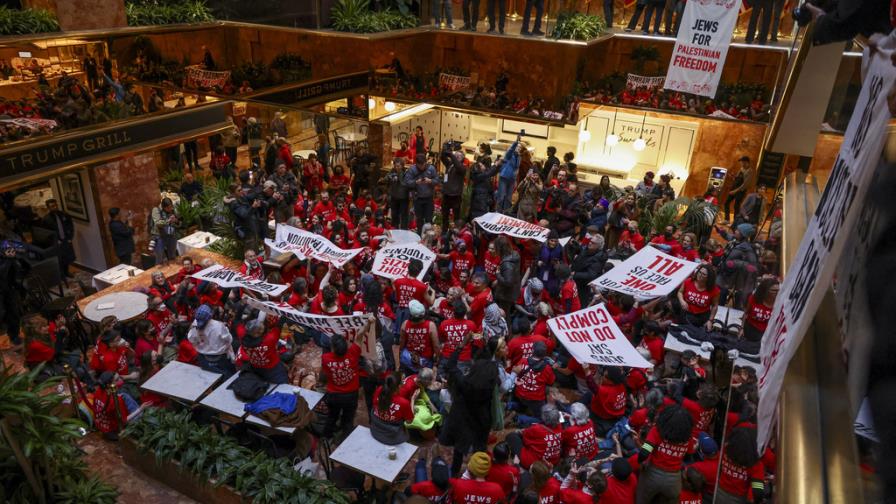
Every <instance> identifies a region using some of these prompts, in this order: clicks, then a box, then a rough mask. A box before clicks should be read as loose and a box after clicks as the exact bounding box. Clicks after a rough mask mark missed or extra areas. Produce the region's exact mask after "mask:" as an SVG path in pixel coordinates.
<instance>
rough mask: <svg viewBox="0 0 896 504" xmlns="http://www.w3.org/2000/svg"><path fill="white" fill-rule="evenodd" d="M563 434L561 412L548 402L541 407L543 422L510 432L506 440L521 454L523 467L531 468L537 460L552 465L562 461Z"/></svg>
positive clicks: (513, 449)
mask: <svg viewBox="0 0 896 504" xmlns="http://www.w3.org/2000/svg"><path fill="white" fill-rule="evenodd" d="M562 435H563V427H561V426H560V412H559V411H557V408H555V407H554V406H553V405H550V404H547V405H545V406H544V407H542V408H541V423H537V424H533V425H531V426H530V427H527V428H525V429H523V430H522V431H516V432H511V433H509V434H508V435H507V437H506V441H507V444H508V445H510V449H511V451H513V452H514V453H515V454H518V455H519V458H520V465H521V466H522V467H523V469H529V467H530V466H531V465H532V463H533V462H535V461H536V460H543V461H544V462H547V463H548V464H549V465H551V466H553V465H556V464H557V462H559V461H560V452H561V448H562V446H563V440H562Z"/></svg>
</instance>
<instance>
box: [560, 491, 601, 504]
mask: <svg viewBox="0 0 896 504" xmlns="http://www.w3.org/2000/svg"><path fill="white" fill-rule="evenodd" d="M560 499H561V501H562V502H563V504H592V503H593V502H594V499H593V498H592V497H591V496H590V495H588V494H586V493H585V492H583V491H582V490H579V489H577V488H564V489H563V490H560Z"/></svg>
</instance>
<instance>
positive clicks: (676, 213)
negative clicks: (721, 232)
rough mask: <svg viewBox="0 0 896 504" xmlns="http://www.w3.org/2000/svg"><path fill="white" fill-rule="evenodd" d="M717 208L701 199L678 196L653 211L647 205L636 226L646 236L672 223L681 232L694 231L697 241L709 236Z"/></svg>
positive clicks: (660, 230)
mask: <svg viewBox="0 0 896 504" xmlns="http://www.w3.org/2000/svg"><path fill="white" fill-rule="evenodd" d="M716 212H718V208H717V207H716V206H714V205H712V204H710V203H709V202H707V201H705V200H702V199H691V198H685V197H680V198H677V199H675V200H672V201H670V202H668V203H666V204H665V205H663V206H661V207H660V208H659V209H658V210H657V211H656V212H654V211H653V210H652V209H651V207H650V206H649V205H648V207H647V208H644V209H643V210H642V212H641V217H640V218H639V220H638V228H639V230H640V231H641V234H643V235H644V236H647V235H648V234H650V232H651V231H656V232H662V230H663V229H665V227H666V226H669V225H674V226H676V227H677V228H678V230H679V231H681V232H682V233H694V234H695V235H696V236H697V240H698V242H702V241H703V239H705V238H708V237H709V233H710V232H711V229H710V228H711V226H712V221H713V220H714V218H715V214H716Z"/></svg>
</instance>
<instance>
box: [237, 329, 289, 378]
mask: <svg viewBox="0 0 896 504" xmlns="http://www.w3.org/2000/svg"><path fill="white" fill-rule="evenodd" d="M279 340H280V328H279V327H273V328H271V330H270V331H268V332H267V333H266V334H265V335H264V337H263V338H262V340H261V344H259V345H258V346H255V347H246V346H245V345H243V346H241V347H240V355H239V359H240V360H247V361H249V364H250V365H251V366H252V367H254V368H258V369H271V368H273V367H274V366H276V365H277V363H278V362H280V352H279V351H278V350H277V343H278V341H279Z"/></svg>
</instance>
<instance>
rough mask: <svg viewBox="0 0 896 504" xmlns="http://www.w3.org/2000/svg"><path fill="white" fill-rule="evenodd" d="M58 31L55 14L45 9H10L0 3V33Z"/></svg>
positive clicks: (20, 33)
mask: <svg viewBox="0 0 896 504" xmlns="http://www.w3.org/2000/svg"><path fill="white" fill-rule="evenodd" d="M58 31H59V21H58V20H57V19H56V15H55V14H53V13H52V12H50V11H48V10H45V9H10V8H8V7H6V6H5V5H0V35H27V34H30V33H50V32H58Z"/></svg>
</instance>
